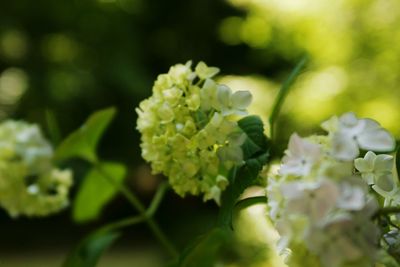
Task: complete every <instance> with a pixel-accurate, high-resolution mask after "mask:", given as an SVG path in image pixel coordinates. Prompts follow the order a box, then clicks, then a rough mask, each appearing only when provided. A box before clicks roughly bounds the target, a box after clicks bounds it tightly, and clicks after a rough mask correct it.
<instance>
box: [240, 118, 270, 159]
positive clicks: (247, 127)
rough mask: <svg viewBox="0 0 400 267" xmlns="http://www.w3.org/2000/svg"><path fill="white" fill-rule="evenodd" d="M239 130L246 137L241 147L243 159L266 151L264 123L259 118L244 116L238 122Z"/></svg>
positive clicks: (266, 140) (266, 141)
mask: <svg viewBox="0 0 400 267" xmlns="http://www.w3.org/2000/svg"><path fill="white" fill-rule="evenodd" d="M238 125H239V127H240V129H242V131H243V132H244V133H245V134H246V135H247V138H246V140H245V142H244V143H243V145H242V150H243V155H244V159H249V158H251V157H252V156H253V155H254V154H256V153H258V152H260V151H263V150H265V149H266V147H267V144H268V139H267V137H266V136H265V134H264V123H263V122H262V120H261V118H260V117H259V116H255V115H252V116H246V117H244V118H243V119H241V120H239V121H238Z"/></svg>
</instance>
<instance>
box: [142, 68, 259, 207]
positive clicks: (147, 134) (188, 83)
mask: <svg viewBox="0 0 400 267" xmlns="http://www.w3.org/2000/svg"><path fill="white" fill-rule="evenodd" d="M218 71H219V69H218V68H215V67H208V66H207V65H206V64H205V63H204V62H200V63H199V64H198V65H197V66H196V67H195V70H194V71H193V70H192V68H191V62H190V61H189V62H188V63H186V64H185V65H183V64H177V65H175V66H172V67H171V68H170V70H169V72H168V73H167V74H161V75H159V76H158V78H157V80H156V81H155V83H154V86H153V94H152V96H151V97H149V98H148V99H145V100H143V101H142V102H141V103H140V105H139V108H137V109H136V112H137V114H138V121H137V129H138V130H139V131H140V133H141V134H142V136H141V148H142V156H143V158H144V159H145V160H146V161H148V162H150V164H151V167H152V170H153V172H154V173H162V174H164V175H165V176H167V177H168V178H169V182H170V184H171V185H172V187H173V189H174V190H175V191H176V192H177V193H178V194H179V195H181V196H184V195H186V194H192V195H203V199H204V200H208V199H214V200H215V201H216V202H217V203H219V201H220V195H221V192H222V191H223V190H224V189H225V188H226V186H227V185H228V179H227V175H228V173H229V170H230V169H231V168H232V167H233V166H235V165H241V164H243V152H242V149H241V145H242V144H243V142H244V141H245V135H244V134H243V132H242V131H241V129H240V128H239V126H238V124H237V119H238V118H237V117H235V116H231V115H241V114H245V113H246V107H247V106H248V105H249V104H250V101H251V95H250V93H248V92H244V91H240V92H237V93H233V94H232V92H231V91H230V89H229V88H228V87H226V86H224V85H221V84H218V83H216V82H215V81H214V80H213V76H214V75H216V74H217V73H218ZM221 92H224V93H221ZM221 94H227V99H226V98H224V97H222V96H221ZM221 181H223V182H221Z"/></svg>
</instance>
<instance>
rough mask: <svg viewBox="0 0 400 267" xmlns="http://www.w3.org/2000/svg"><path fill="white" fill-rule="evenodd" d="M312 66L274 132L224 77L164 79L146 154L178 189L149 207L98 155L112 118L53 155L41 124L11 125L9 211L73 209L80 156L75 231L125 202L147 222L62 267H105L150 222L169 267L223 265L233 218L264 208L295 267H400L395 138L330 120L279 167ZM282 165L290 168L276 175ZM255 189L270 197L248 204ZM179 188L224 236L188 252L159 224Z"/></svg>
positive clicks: (2, 162)
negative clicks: (122, 242) (207, 204)
mask: <svg viewBox="0 0 400 267" xmlns="http://www.w3.org/2000/svg"><path fill="white" fill-rule="evenodd" d="M304 65H305V60H302V61H301V62H300V63H299V64H298V66H297V67H296V68H295V69H294V70H293V72H292V73H291V75H290V76H289V78H288V79H287V81H286V82H285V83H284V84H283V86H282V88H281V90H280V91H279V93H278V96H277V98H276V100H275V103H274V105H273V107H272V110H271V115H270V118H269V128H270V133H269V134H266V133H265V130H264V123H263V121H262V119H261V118H260V117H258V116H256V115H249V114H248V110H247V108H248V107H249V106H250V105H251V101H252V95H251V93H250V92H249V91H236V92H233V91H232V90H231V89H230V88H229V87H228V86H226V85H223V84H219V83H218V81H217V80H216V79H215V75H216V74H217V73H218V72H219V69H218V68H216V67H209V66H207V65H206V64H205V63H204V62H200V63H198V64H197V65H196V66H195V67H194V68H192V63H191V62H190V61H189V62H187V63H186V64H178V65H175V66H172V67H171V68H170V70H169V71H168V73H166V74H161V75H159V76H158V78H157V80H156V81H155V83H154V86H153V90H152V95H151V96H150V97H149V98H147V99H145V100H143V101H142V102H141V103H140V105H139V107H138V108H136V112H137V114H138V120H137V125H136V128H137V130H138V131H139V132H140V133H141V145H140V146H141V150H142V151H141V152H142V156H143V158H144V159H145V160H146V161H147V162H149V163H150V165H151V168H152V171H153V173H155V174H162V175H164V176H166V177H167V179H168V183H161V184H160V186H159V188H158V190H157V192H156V193H155V195H154V198H153V200H152V202H151V203H150V205H149V207H146V206H145V205H144V204H143V203H142V201H141V200H140V199H139V198H138V197H137V196H136V195H135V194H134V192H132V191H131V190H130V189H129V188H128V187H127V186H126V185H125V184H124V183H123V181H124V177H125V176H126V168H125V166H124V165H123V164H121V163H118V162H109V161H105V160H103V159H101V158H100V157H99V156H98V153H97V145H98V142H99V140H100V138H101V136H102V134H103V133H104V131H105V129H106V128H107V126H108V125H109V124H110V122H111V120H112V119H113V117H114V115H115V113H116V110H115V109H114V108H109V109H104V110H101V111H99V112H96V113H95V114H93V115H92V116H90V117H89V118H88V120H87V121H86V122H85V123H84V125H83V126H82V127H81V128H79V129H78V130H77V131H75V132H73V133H71V134H70V135H69V136H68V137H67V138H65V139H64V140H63V141H62V142H61V144H59V145H58V146H57V147H56V149H55V151H54V152H53V148H52V146H51V145H50V143H49V142H48V141H47V140H45V139H44V137H43V136H42V134H41V132H40V130H39V128H38V127H37V126H35V125H30V124H28V123H25V122H22V121H5V122H3V123H2V124H0V206H1V207H3V208H4V209H6V210H7V211H8V212H9V213H10V215H11V216H14V217H15V216H19V215H26V216H44V215H48V214H50V213H54V212H56V211H58V210H60V209H62V208H64V207H65V206H66V205H67V203H68V191H69V188H70V187H71V185H72V172H71V171H70V170H63V171H62V170H59V169H58V168H57V167H55V166H56V165H59V164H65V162H67V163H68V160H70V159H72V158H79V159H81V160H84V161H86V162H87V163H88V165H89V166H90V167H89V171H88V173H87V174H86V176H85V177H84V179H83V182H82V183H81V185H80V187H79V189H78V192H77V194H76V197H75V199H74V201H73V207H72V211H73V217H74V219H75V221H76V222H79V223H81V222H88V221H91V220H94V219H96V218H98V216H99V215H100V214H101V211H102V208H103V206H104V205H105V204H106V203H108V202H109V201H110V200H111V199H112V198H113V197H114V196H115V195H116V194H117V193H120V194H122V195H123V196H124V197H125V199H126V200H127V201H128V202H129V203H130V204H131V205H132V206H133V208H134V209H135V210H136V211H137V212H138V215H136V216H132V217H128V218H124V219H122V220H119V221H116V222H112V223H109V224H107V225H105V226H103V227H101V228H100V229H98V230H96V231H95V232H93V233H92V234H90V235H89V236H88V237H86V238H85V239H84V240H83V241H82V242H81V243H80V244H79V245H78V246H77V247H76V248H75V249H74V250H73V251H72V252H71V253H70V255H69V256H68V257H67V259H66V261H65V263H64V265H63V266H64V267H91V266H96V264H97V262H98V260H99V257H100V256H101V254H102V253H103V252H104V251H105V249H107V248H108V247H109V246H110V245H111V244H112V243H113V242H114V241H115V240H116V239H117V238H118V237H119V236H120V233H121V230H122V229H123V228H124V227H128V226H131V225H135V224H138V223H142V222H143V223H146V224H147V225H148V227H149V228H150V230H151V231H152V232H153V234H154V236H155V237H156V238H157V239H158V240H159V242H160V243H161V244H162V245H163V246H164V247H165V249H166V251H167V252H168V253H169V255H170V256H171V262H170V263H169V265H168V266H170V267H177V266H190V267H193V266H204V267H206V266H216V265H215V264H216V263H218V264H220V265H221V266H225V265H223V264H224V262H223V260H222V259H221V255H220V254H221V251H223V248H224V247H227V246H228V247H232V245H233V246H235V244H237V240H236V239H235V231H236V228H235V218H236V217H235V214H236V213H237V212H238V211H240V210H242V209H244V208H246V207H249V206H252V205H255V204H260V203H261V204H264V207H265V208H266V211H265V213H264V214H263V215H262V216H261V217H259V218H257V220H262V219H265V218H266V217H267V218H268V219H269V220H270V221H271V222H272V224H273V226H274V228H275V229H276V231H277V232H278V233H279V240H278V243H277V244H276V247H275V246H272V248H276V250H277V251H278V253H279V255H280V257H281V258H280V259H284V260H285V262H286V264H287V265H288V266H290V267H297V266H299V267H300V266H310V267H313V266H315V267H358V266H360V267H364V266H388V267H392V266H399V264H400V249H399V248H400V232H399V230H400V186H399V181H398V177H397V171H396V170H397V169H398V167H399V165H400V160H399V156H397V157H395V155H394V152H395V150H396V141H395V139H394V137H393V136H392V135H391V134H390V133H389V132H388V131H387V130H386V129H384V128H383V127H382V126H381V125H380V124H379V123H378V122H376V121H374V120H372V119H368V118H361V119H360V118H358V117H357V116H356V115H355V114H354V113H352V112H348V113H345V114H343V115H341V116H339V117H337V116H334V117H332V118H330V119H328V120H327V121H325V122H323V123H322V125H321V126H322V129H323V130H325V131H326V134H324V135H311V136H308V137H300V136H299V135H298V134H297V133H294V134H292V135H291V137H290V139H289V144H288V148H287V149H286V151H285V152H284V154H285V155H284V156H283V158H282V159H280V158H281V157H280V156H281V155H280V154H279V151H278V149H277V144H276V137H275V129H276V128H277V127H278V125H277V118H278V116H279V114H280V110H281V107H282V105H283V102H284V100H285V97H286V95H287V94H288V91H289V88H290V85H291V84H292V83H293V81H294V80H295V78H296V76H297V75H298V74H299V72H300V71H301V69H302V67H303V66H304ZM275 161H279V162H280V163H279V168H278V170H277V171H276V172H274V171H273V170H274V166H275V165H276V164H275V163H274V162H275ZM396 161H397V162H396ZM252 186H258V187H259V188H260V187H261V188H264V189H265V190H264V191H263V192H265V193H263V194H262V195H257V196H250V197H248V194H247V191H248V189H249V188H250V187H252ZM169 187H171V188H172V189H173V190H174V191H175V192H176V193H177V194H178V195H179V196H181V197H184V196H186V195H195V196H198V195H200V196H201V197H202V198H203V200H204V201H208V200H212V201H214V202H215V203H216V204H217V206H218V207H219V215H218V218H217V221H216V224H215V227H213V228H212V229H211V230H210V231H209V232H208V233H206V234H205V235H203V236H202V237H200V238H198V239H197V240H196V241H195V242H193V244H191V245H190V246H188V247H187V248H186V249H184V250H183V251H182V252H178V250H177V249H176V248H175V246H174V244H172V242H171V241H170V240H169V239H168V238H167V236H166V235H165V233H164V232H163V231H162V229H161V228H160V227H159V225H158V224H157V222H156V221H155V219H154V214H155V213H156V211H157V208H158V206H159V205H160V203H161V202H162V199H163V196H164V195H165V193H166V191H167V190H168V188H169ZM238 247H239V245H238ZM269 249H270V250H271V248H269ZM231 250H232V248H231ZM379 264H380V265H379ZM281 265H282V266H283V263H281Z"/></svg>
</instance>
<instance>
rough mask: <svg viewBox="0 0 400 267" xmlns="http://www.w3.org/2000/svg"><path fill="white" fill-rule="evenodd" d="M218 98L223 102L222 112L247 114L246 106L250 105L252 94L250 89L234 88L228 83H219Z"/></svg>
mask: <svg viewBox="0 0 400 267" xmlns="http://www.w3.org/2000/svg"><path fill="white" fill-rule="evenodd" d="M217 96H218V100H219V102H220V104H221V113H222V115H224V116H229V115H232V114H235V115H246V114H247V111H246V108H247V107H248V106H249V105H250V103H251V100H252V95H251V93H250V92H249V91H236V92H235V93H232V90H231V89H230V88H229V87H228V86H226V85H219V86H218V92H217Z"/></svg>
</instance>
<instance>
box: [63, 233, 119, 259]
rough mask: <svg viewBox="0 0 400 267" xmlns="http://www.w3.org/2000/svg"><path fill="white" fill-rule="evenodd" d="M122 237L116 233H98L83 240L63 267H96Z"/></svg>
mask: <svg viewBox="0 0 400 267" xmlns="http://www.w3.org/2000/svg"><path fill="white" fill-rule="evenodd" d="M119 236H120V234H119V233H116V232H107V231H96V232H94V233H93V234H91V235H89V236H88V237H87V238H85V239H83V240H82V241H81V242H80V244H79V245H78V246H77V247H76V248H75V249H74V250H73V251H72V252H71V253H70V254H69V255H68V258H67V259H66V260H65V262H64V263H63V265H62V266H63V267H95V266H96V265H97V263H98V261H99V259H100V256H101V255H102V254H103V253H104V251H105V250H106V249H108V248H109V247H110V246H111V245H112V243H114V241H115V240H116V239H117V238H118V237H119Z"/></svg>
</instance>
